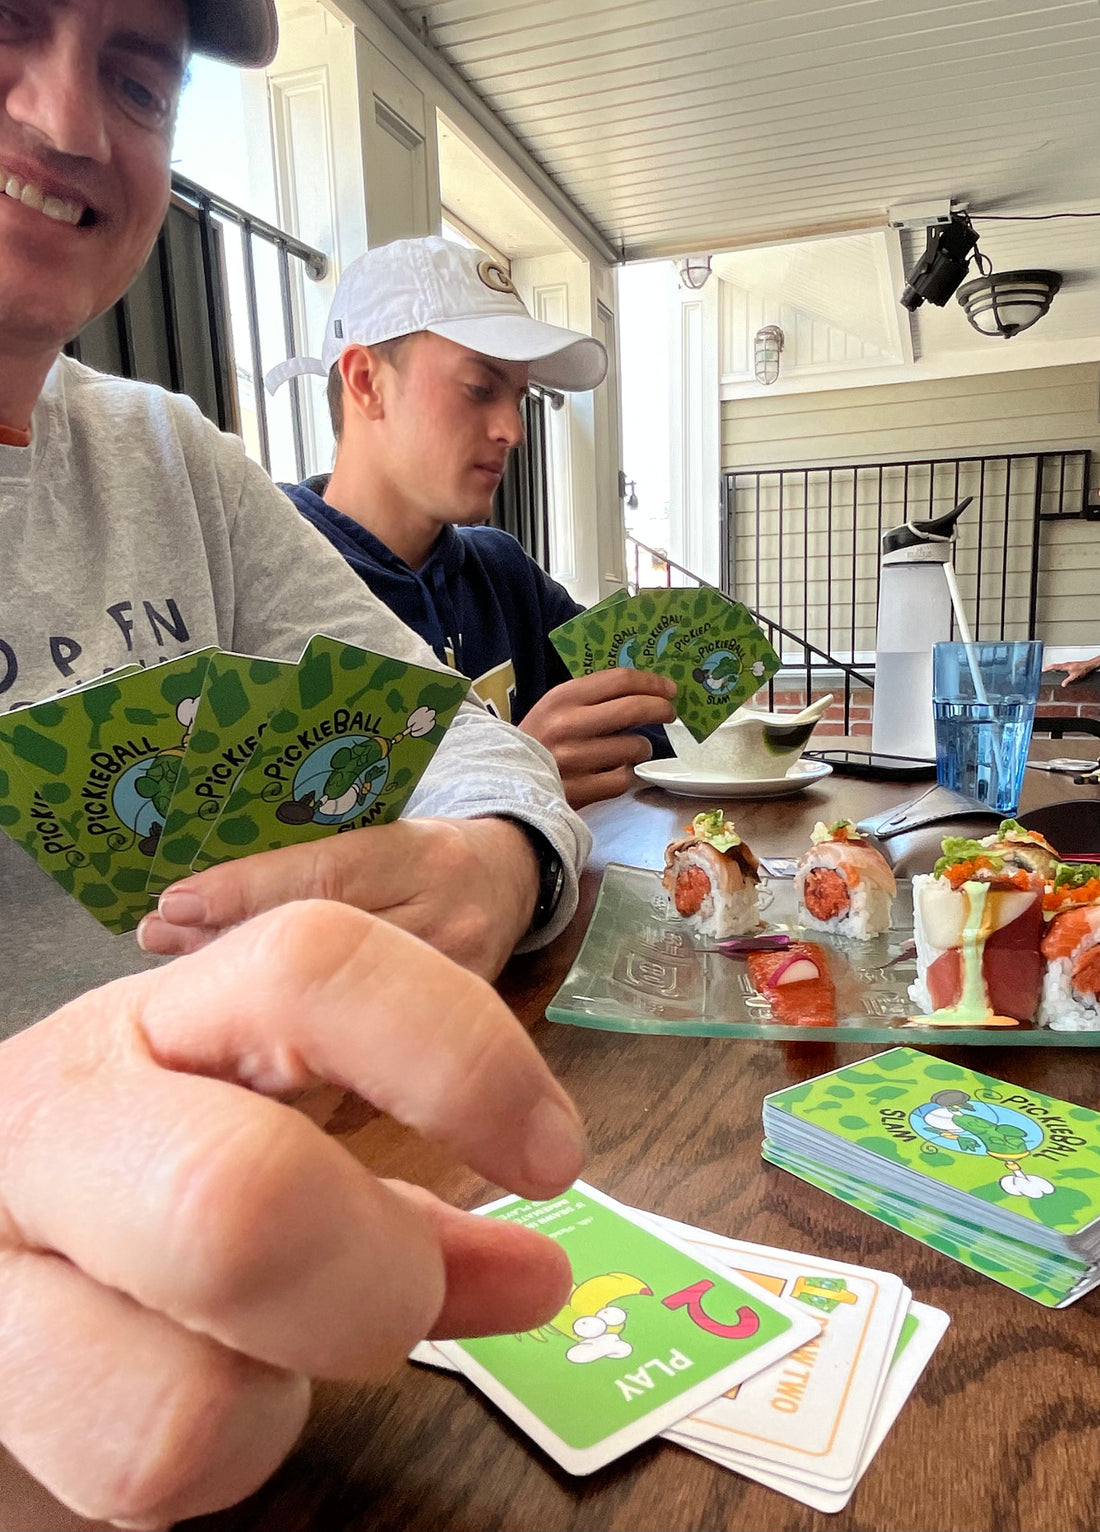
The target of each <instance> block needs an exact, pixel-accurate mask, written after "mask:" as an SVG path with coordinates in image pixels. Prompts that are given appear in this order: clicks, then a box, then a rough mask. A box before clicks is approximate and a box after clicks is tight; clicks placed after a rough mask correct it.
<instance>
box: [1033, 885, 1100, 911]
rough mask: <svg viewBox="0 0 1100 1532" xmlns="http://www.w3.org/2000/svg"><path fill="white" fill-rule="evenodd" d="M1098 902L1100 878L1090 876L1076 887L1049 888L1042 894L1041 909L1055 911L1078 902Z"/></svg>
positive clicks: (1076, 904)
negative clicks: (1085, 881)
mask: <svg viewBox="0 0 1100 1532" xmlns="http://www.w3.org/2000/svg"><path fill="white" fill-rule="evenodd" d="M1096 903H1100V878H1090V879H1089V881H1088V882H1087V883H1082V884H1081V885H1080V886H1079V887H1078V888H1050V889H1048V890H1047V892H1046V893H1045V894H1044V895H1043V909H1044V910H1048V911H1053V912H1055V913H1057V912H1058V911H1059V910H1072V909H1075V908H1076V907H1077V906H1078V905H1079V904H1096Z"/></svg>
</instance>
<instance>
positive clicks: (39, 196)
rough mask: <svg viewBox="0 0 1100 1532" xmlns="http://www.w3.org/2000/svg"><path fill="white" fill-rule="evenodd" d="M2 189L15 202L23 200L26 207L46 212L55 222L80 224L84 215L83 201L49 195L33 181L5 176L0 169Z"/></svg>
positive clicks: (0, 185) (0, 187) (0, 186)
mask: <svg viewBox="0 0 1100 1532" xmlns="http://www.w3.org/2000/svg"><path fill="white" fill-rule="evenodd" d="M0 190H2V191H3V192H4V194H5V196H8V197H11V198H12V199H13V200H14V201H15V202H21V203H22V204H23V206H24V207H31V208H34V210H35V211H36V212H38V213H44V214H45V216H46V217H47V218H52V219H53V220H54V222H55V223H71V224H78V223H79V222H80V220H81V219H82V218H83V216H84V208H83V206H82V204H81V203H79V202H66V201H65V199H64V198H63V197H47V195H46V193H45V192H44V191H43V190H42V188H41V187H40V186H35V184H34V183H33V181H21V180H20V179H19V177H18V176H7V177H6V178H5V177H4V172H3V171H0Z"/></svg>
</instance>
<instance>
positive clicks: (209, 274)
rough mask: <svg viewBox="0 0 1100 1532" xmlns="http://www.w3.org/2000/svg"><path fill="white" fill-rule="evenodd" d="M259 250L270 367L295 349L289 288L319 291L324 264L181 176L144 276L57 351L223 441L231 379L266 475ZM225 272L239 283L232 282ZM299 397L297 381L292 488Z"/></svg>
mask: <svg viewBox="0 0 1100 1532" xmlns="http://www.w3.org/2000/svg"><path fill="white" fill-rule="evenodd" d="M232 239H236V240H237V241H239V257H240V260H239V265H238V263H237V261H236V260H235V259H234V260H232V261H231V260H230V259H229V254H230V250H229V247H228V246H227V241H228V240H232ZM259 250H262V251H263V252H264V256H265V258H266V264H267V266H268V270H267V271H265V273H264V277H265V279H266V280H265V281H264V286H265V288H267V289H268V290H269V291H270V292H271V294H272V296H273V299H274V304H275V306H276V308H277V323H276V324H275V325H274V327H273V328H274V330H275V331H276V332H277V345H278V348H280V351H281V354H277V355H270V356H269V358H268V365H273V364H274V363H276V362H278V361H281V360H282V357H283V356H293V355H295V354H296V352H297V351H298V350H299V345H300V341H301V338H302V320H301V301H300V293H299V292H298V291H297V289H298V286H299V285H300V281H301V278H303V277H304V278H305V279H306V280H311V281H321V280H323V278H324V277H325V276H326V275H327V272H328V257H327V256H326V255H325V254H324V252H323V251H321V250H315V249H314V248H313V247H312V246H311V245H307V244H305V243H303V241H302V240H299V239H296V238H295V237H294V236H293V235H292V234H288V233H287V232H286V230H285V229H279V228H276V227H275V225H274V224H270V223H268V222H267V221H266V220H265V219H263V218H257V217H256V216H255V215H254V214H252V213H249V212H246V211H245V209H244V208H240V207H237V206H236V204H235V203H232V202H229V201H228V200H227V199H226V198H225V197H220V196H218V195H217V193H215V192H211V191H208V190H207V189H206V188H205V187H202V186H198V185H197V184H196V183H195V182H194V181H189V180H188V179H187V177H186V176H181V175H173V177H172V201H171V205H170V208H169V212H168V217H167V218H166V219H165V222H164V226H163V228H162V229H161V232H160V235H159V237H158V239H157V243H156V246H155V248H154V250H153V253H152V255H151V256H150V258H149V261H148V262H147V264H146V266H145V269H144V270H143V271H142V272H141V274H140V275H139V276H138V278H137V279H136V281H135V282H134V284H133V285H132V286H131V288H130V289H129V291H128V292H126V293H125V294H124V295H123V297H122V298H120V299H119V301H118V302H117V303H116V304H115V306H114V308H113V309H112V310H111V311H110V312H109V313H107V314H105V315H102V316H100V318H99V319H97V320H95V321H93V323H92V324H91V325H89V326H88V328H87V329H86V330H85V331H83V332H82V333H81V334H80V335H79V336H77V337H76V339H75V340H74V341H72V342H70V344H69V346H68V347H66V350H67V351H68V352H69V354H70V355H72V356H75V357H76V358H77V360H78V361H86V362H88V364H89V365H90V366H93V367H98V368H100V369H101V370H103V371H107V372H114V373H117V374H118V375H119V376H121V377H126V378H139V379H141V380H143V381H145V382H150V383H160V384H162V385H163V386H164V387H165V388H168V389H171V390H172V391H173V392H174V393H186V394H190V395H191V397H192V398H193V399H195V401H196V402H197V403H198V405H199V407H200V408H201V409H202V410H203V411H204V412H205V413H206V414H207V415H208V416H209V417H210V418H211V419H212V420H214V421H215V422H216V424H217V425H218V426H220V427H221V429H222V430H223V431H234V432H238V433H239V432H240V431H241V430H242V419H241V405H240V397H239V390H238V377H239V376H240V377H242V378H244V379H246V380H248V381H249V382H250V383H251V390H252V394H253V407H254V410H255V429H256V440H255V441H254V442H251V443H250V446H251V447H252V448H253V449H254V450H255V451H256V452H257V455H258V456H259V458H260V460H261V462H262V463H263V465H264V468H265V469H267V470H268V471H270V469H271V466H272V465H271V429H270V420H269V410H268V402H267V398H266V395H265V391H264V383H263V373H264V354H263V353H264V345H263V341H264V333H263V327H262V322H261V321H262V317H263V316H264V315H265V314H266V313H267V312H268V309H267V304H266V302H265V301H264V300H263V299H262V298H261V296H260V291H259V287H260V278H259V275H258V265H259V263H258V260H257V254H258V251H259ZM272 263H273V269H271V265H272ZM230 265H232V267H233V273H234V277H235V278H237V277H239V280H231V278H230V272H229V270H228V267H229V266H230ZM234 290H235V291H234ZM234 299H236V302H234ZM235 330H236V332H237V334H238V335H240V336H241V337H242V338H243V339H244V340H245V349H246V354H247V363H246V364H245V363H243V362H242V361H241V359H239V358H237V357H236V356H235V348H234V343H233V341H234V331H235ZM268 339H269V350H270V349H272V347H273V346H274V344H275V342H274V340H273V337H272V335H271V334H270V333H269V335H268ZM283 347H285V350H282V349H281V348H283ZM301 386H302V385H301V380H300V379H297V378H295V379H293V380H292V382H291V384H290V396H289V429H290V436H291V439H292V442H293V451H294V461H295V467H296V469H297V473H296V477H298V478H302V477H304V475H305V473H306V472H307V467H308V465H307V463H306V451H305V431H304V428H303V396H302V392H301Z"/></svg>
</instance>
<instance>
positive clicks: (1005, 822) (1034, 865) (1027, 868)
mask: <svg viewBox="0 0 1100 1532" xmlns="http://www.w3.org/2000/svg"><path fill="white" fill-rule="evenodd" d="M982 845H983V846H984V847H985V848H986V850H987V851H995V852H996V853H997V855H998V856H1000V858H1001V860H1002V861H1003V862H1004V864H1005V866H1006V867H1013V868H1022V869H1023V871H1024V872H1037V873H1038V874H1039V876H1040V877H1041V878H1042V879H1044V881H1046V882H1050V881H1051V879H1052V878H1053V877H1054V874H1055V870H1056V869H1057V868H1058V867H1059V866H1060V865H1061V864H1060V863H1059V861H1058V853H1057V851H1055V849H1054V847H1053V846H1052V845H1051V844H1050V842H1049V841H1048V840H1047V838H1046V837H1045V836H1044V835H1040V834H1039V832H1038V830H1025V829H1024V827H1023V825H1022V824H1020V822H1019V820H1016V819H1002V820H1001V823H1000V826H999V828H998V830H997V833H996V835H987V836H986V837H985V839H984V840H983V841H982Z"/></svg>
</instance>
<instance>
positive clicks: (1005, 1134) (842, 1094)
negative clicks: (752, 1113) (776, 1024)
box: [763, 1048, 1100, 1308]
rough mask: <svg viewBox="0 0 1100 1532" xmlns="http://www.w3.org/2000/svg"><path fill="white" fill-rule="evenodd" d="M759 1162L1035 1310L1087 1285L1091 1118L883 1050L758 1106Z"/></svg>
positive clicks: (1099, 1218)
mask: <svg viewBox="0 0 1100 1532" xmlns="http://www.w3.org/2000/svg"><path fill="white" fill-rule="evenodd" d="M764 1135H765V1138H764V1149H763V1153H764V1158H765V1159H766V1160H770V1161H771V1162H772V1164H774V1165H781V1166H782V1167H783V1168H784V1169H785V1170H789V1171H791V1172H792V1173H793V1174H794V1175H796V1176H799V1177H800V1178H801V1179H802V1180H803V1181H808V1182H810V1184H811V1185H813V1186H818V1187H820V1188H821V1189H822V1190H823V1191H827V1192H831V1193H832V1194H833V1195H834V1196H836V1197H839V1198H841V1199H842V1201H844V1202H848V1203H850V1204H851V1205H852V1206H853V1207H856V1208H859V1209H860V1210H861V1211H862V1212H865V1213H869V1214H870V1215H871V1216H872V1217H873V1218H878V1219H881V1220H882V1222H883V1223H887V1224H890V1226H891V1227H892V1228H895V1229H899V1230H900V1231H901V1232H902V1233H903V1234H909V1235H912V1237H913V1238H914V1239H919V1240H921V1241H922V1242H923V1243H924V1244H926V1245H931V1246H932V1248H933V1249H934V1250H939V1251H940V1252H941V1253H942V1254H944V1255H949V1256H951V1257H952V1258H953V1259H955V1260H957V1261H962V1262H963V1263H964V1265H967V1266H970V1267H972V1268H973V1269H974V1270H975V1271H979V1272H982V1273H983V1274H984V1275H986V1276H989V1277H992V1278H993V1279H994V1280H995V1281H997V1282H1002V1283H1003V1284H1004V1285H1005V1286H1006V1287H1010V1288H1012V1289H1013V1290H1014V1291H1015V1292H1018V1293H1022V1294H1024V1295H1025V1296H1026V1297H1028V1298H1034V1299H1035V1300H1036V1302H1038V1303H1042V1304H1045V1305H1046V1306H1047V1307H1048V1308H1062V1307H1064V1306H1065V1304H1067V1303H1072V1302H1073V1300H1074V1299H1075V1298H1079V1297H1080V1296H1081V1295H1082V1294H1083V1293H1086V1292H1088V1291H1089V1290H1090V1289H1091V1288H1093V1287H1095V1286H1096V1285H1097V1284H1098V1283H1100V1266H1098V1264H1097V1263H1098V1261H1100V1114H1097V1113H1096V1112H1092V1111H1089V1109H1088V1108H1087V1107H1082V1106H1072V1105H1071V1104H1070V1103H1069V1102H1066V1101H1058V1100H1055V1099H1054V1098H1053V1097H1051V1096H1044V1095H1042V1094H1041V1093H1040V1092H1038V1091H1031V1090H1021V1089H1019V1088H1018V1087H1017V1086H1015V1085H1008V1084H1006V1083H1005V1082H1004V1081H1003V1080H994V1079H992V1078H991V1077H990V1076H989V1075H982V1074H977V1073H976V1072H975V1071H974V1070H972V1069H965V1068H963V1067H962V1065H959V1064H948V1063H945V1062H944V1061H943V1060H941V1059H937V1058H931V1057H928V1056H926V1055H925V1054H923V1053H920V1052H918V1051H917V1050H916V1049H913V1048H892V1049H891V1050H890V1051H889V1052H888V1053H882V1054H879V1055H878V1056H877V1057H876V1058H873V1059H866V1060H865V1061H864V1062H862V1063H859V1064H852V1065H849V1066H847V1067H846V1068H844V1069H837V1070H834V1071H833V1072H832V1073H831V1074H827V1075H821V1076H820V1077H819V1078H818V1079H816V1080H810V1081H807V1082H806V1083H805V1084H804V1085H795V1086H792V1087H790V1088H789V1089H787V1090H782V1091H777V1092H776V1093H775V1094H774V1095H771V1096H766V1097H765V1098H764Z"/></svg>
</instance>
